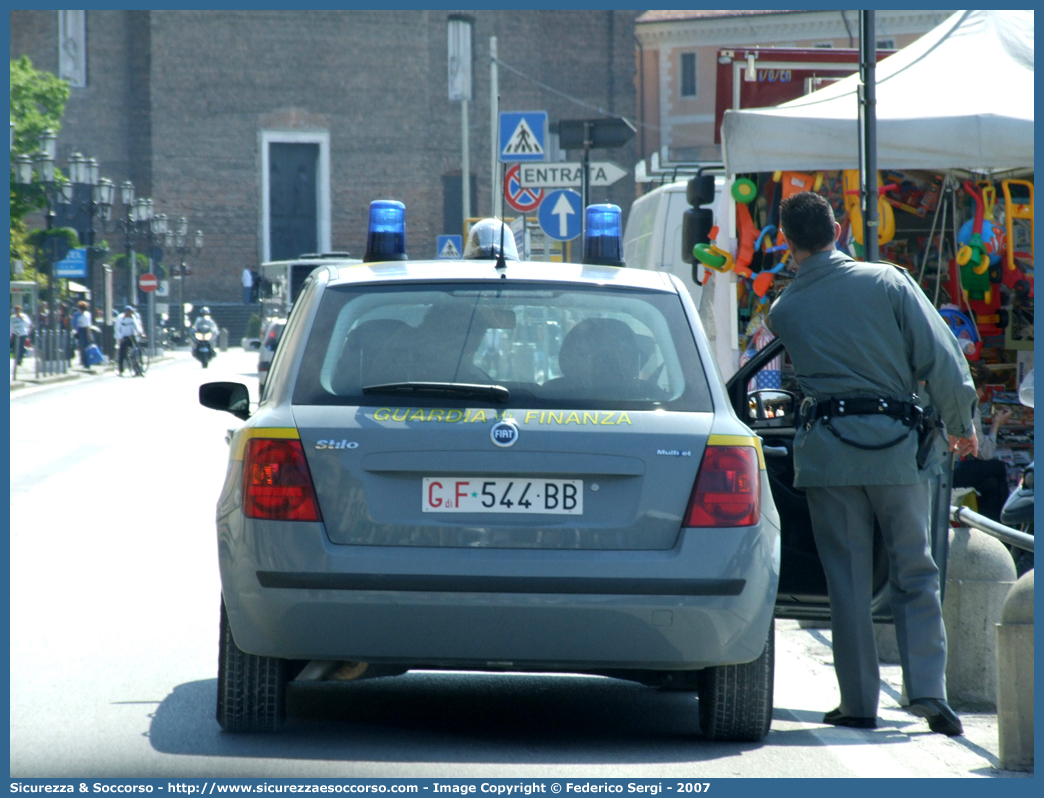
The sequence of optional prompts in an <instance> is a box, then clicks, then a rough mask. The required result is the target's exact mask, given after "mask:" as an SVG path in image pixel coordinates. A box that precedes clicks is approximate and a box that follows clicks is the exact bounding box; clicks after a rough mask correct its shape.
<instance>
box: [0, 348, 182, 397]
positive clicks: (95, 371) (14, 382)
mask: <svg viewBox="0 0 1044 798" xmlns="http://www.w3.org/2000/svg"><path fill="white" fill-rule="evenodd" d="M177 351H178V350H172V351H168V350H160V351H159V352H157V353H156V355H155V357H152V358H150V360H149V362H150V364H151V363H158V362H161V361H163V360H169V359H172V358H173V357H174V356H175V354H176V352H177ZM184 351H186V352H187V351H188V350H187V349H186V350H184ZM115 370H116V364H115V363H114V362H105V363H100V364H98V365H97V366H92V367H91V370H90V371H88V370H87V369H84V368H83V367H82V366H80V365H79V356H78V355H77V359H76V360H75V361H74V365H72V366H70V367H69V368H68V370H67V371H66V372H65V373H64V374H52V375H50V376H47V377H39V378H38V377H36V364H35V363H34V362H33V360H32V358H29V357H26V358H25V359H24V360H23V361H22V365H21V366H19V367H18V377H17V379H15V376H14V371H15V367H14V360H13V359H12V360H11V361H10V370H9V372H8V377H9V379H10V382H11V390H12V391H16V390H19V389H20V388H36V387H41V386H45V385H57V384H60V383H65V382H71V381H73V380H79V379H82V378H88V377H100V376H102V375H103V374H107V373H109V372H113V371H115Z"/></svg>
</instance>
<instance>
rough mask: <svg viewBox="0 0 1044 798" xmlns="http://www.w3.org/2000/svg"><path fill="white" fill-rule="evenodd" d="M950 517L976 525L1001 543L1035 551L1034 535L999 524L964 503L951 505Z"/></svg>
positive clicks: (962, 522)
mask: <svg viewBox="0 0 1044 798" xmlns="http://www.w3.org/2000/svg"><path fill="white" fill-rule="evenodd" d="M950 518H952V519H953V520H954V521H956V522H957V523H958V524H963V525H964V526H971V527H975V528H976V529H978V530H979V531H981V532H985V533H986V534H987V535H992V536H993V537H995V538H997V540H999V541H1000V542H1001V543H1007V544H1008V545H1009V546H1015V547H1017V548H1020V549H1024V550H1025V551H1030V552H1031V551H1033V535H1028V534H1026V533H1025V532H1020V531H1019V530H1017V529H1012V528H1011V527H1010V526H1004V524H998V523H997V522H996V521H994V520H992V519H990V518H987V517H986V516H984V515H979V514H978V513H977V512H974V511H973V510H969V509H968V508H967V507H965V506H963V505H958V506H951V507H950Z"/></svg>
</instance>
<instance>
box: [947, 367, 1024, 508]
mask: <svg viewBox="0 0 1044 798" xmlns="http://www.w3.org/2000/svg"><path fill="white" fill-rule="evenodd" d="M971 369H972V377H974V379H975V392H976V394H977V395H978V399H979V401H980V402H981V401H983V399H984V398H985V396H986V394H985V392H984V391H983V388H984V387H985V386H986V385H987V384H988V383H989V382H990V379H991V374H990V370H989V369H988V368H986V367H985V366H984V365H983V364H982V363H975V364H974V365H973V366H972V367H971ZM1010 418H1011V410H1009V409H1008V408H1006V407H998V406H996V405H994V408H993V418H992V419H991V423H990V431H989V432H987V433H985V434H984V433H983V429H982V413H981V411H980V410H979V408H978V406H976V408H975V417H974V419H973V420H972V423H973V424H974V425H975V434H976V436H977V437H978V439H979V453H978V454H977V455H976V456H974V457H972V456H970V455H969V456H965V457H964V458H962V459H961V460H959V461H958V462H957V464H956V465H955V466H954V469H953V486H954V487H955V488H974V489H975V492H976V493H977V494H978V497H977V500H976V504H977V505H978V508H979V512H980V513H981V514H982V515H984V516H986V517H987V518H990V519H992V520H994V521H997V522H999V521H1000V514H1001V509H1002V508H1003V507H1004V502H1005V501H1006V500H1007V498H1008V469H1007V467H1006V466H1005V465H1004V463H1003V462H1002V461H1001V460H998V459H996V458H995V457H994V454H995V453H996V451H997V430H999V429H1000V428H1001V427H1002V426H1004V424H1005V423H1007V421H1008V419H1010Z"/></svg>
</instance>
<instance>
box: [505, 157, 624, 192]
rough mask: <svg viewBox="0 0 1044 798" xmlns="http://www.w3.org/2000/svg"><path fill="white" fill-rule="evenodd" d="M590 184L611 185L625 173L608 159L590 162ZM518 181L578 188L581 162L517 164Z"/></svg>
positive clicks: (534, 184) (580, 183)
mask: <svg viewBox="0 0 1044 798" xmlns="http://www.w3.org/2000/svg"><path fill="white" fill-rule="evenodd" d="M590 166H591V185H592V186H611V185H612V184H613V183H615V182H616V181H617V180H619V179H620V178H622V177H625V176H626V175H627V171H626V170H625V169H621V168H620V167H619V166H617V165H616V164H614V163H610V162H609V161H592V162H591V165H590ZM518 176H519V182H520V183H521V184H522V185H523V186H526V187H527V188H529V187H532V188H579V187H580V186H581V185H582V184H583V176H584V165H583V164H582V163H523V164H519V172H518Z"/></svg>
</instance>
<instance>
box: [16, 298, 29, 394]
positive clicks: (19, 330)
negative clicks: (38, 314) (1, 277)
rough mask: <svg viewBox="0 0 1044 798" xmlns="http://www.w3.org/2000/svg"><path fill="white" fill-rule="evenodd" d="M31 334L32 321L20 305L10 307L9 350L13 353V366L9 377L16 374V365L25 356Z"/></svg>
mask: <svg viewBox="0 0 1044 798" xmlns="http://www.w3.org/2000/svg"><path fill="white" fill-rule="evenodd" d="M32 334H33V321H32V319H30V318H29V317H28V316H27V315H25V313H24V312H23V311H22V306H21V305H15V306H14V307H13V308H12V309H11V352H13V353H14V367H13V368H12V370H11V379H15V378H16V377H17V376H18V367H19V366H20V365H22V358H23V357H25V348H26V345H27V344H28V342H29V336H30V335H32Z"/></svg>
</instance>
